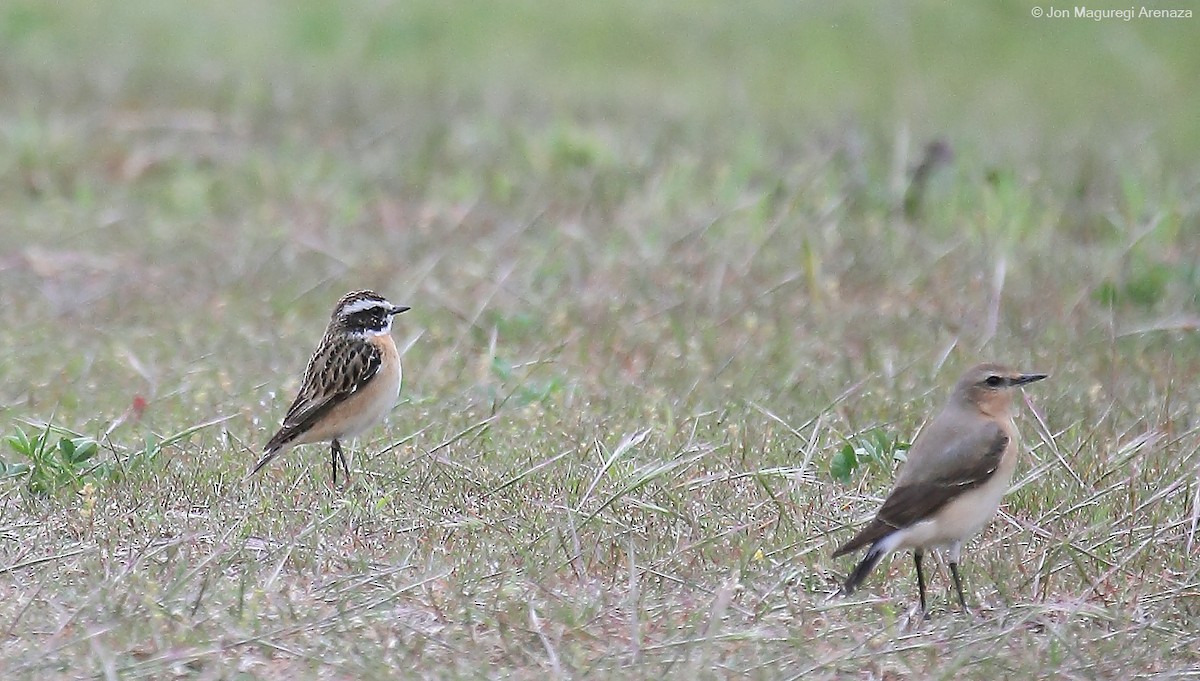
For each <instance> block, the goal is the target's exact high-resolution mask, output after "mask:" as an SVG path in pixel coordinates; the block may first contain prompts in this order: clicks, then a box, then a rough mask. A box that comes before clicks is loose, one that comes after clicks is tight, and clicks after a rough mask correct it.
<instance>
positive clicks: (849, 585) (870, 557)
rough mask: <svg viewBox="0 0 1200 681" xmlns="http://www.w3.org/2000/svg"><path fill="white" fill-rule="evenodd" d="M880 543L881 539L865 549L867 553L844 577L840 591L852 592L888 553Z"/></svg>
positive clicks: (848, 593) (881, 542)
mask: <svg viewBox="0 0 1200 681" xmlns="http://www.w3.org/2000/svg"><path fill="white" fill-rule="evenodd" d="M881 544H883V541H882V540H881V541H877V542H875V543H874V544H872V545H871V548H870V549H869V550H868V551H867V555H865V556H863V559H862V560H861V561H859V563H858V565H857V566H856V567H855V568H854V571H853V572H851V573H850V576H849V577H847V578H846V585H845V587H843V589H842V591H843V593H845V594H846V595H847V596H849V595H850V594H852V593H854V590H855V589H857V588H858V587H859V585H860V584H862V583H863V580H864V579H866V578H867V575H869V574H871V570H874V569H875V566H876V565H878V564H879V561H880V560H882V559H883V557H884V556H886V555H887V554H888V552H887V551H886V550H885V549H884V548H883V546H881Z"/></svg>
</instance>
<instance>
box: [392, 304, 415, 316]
mask: <svg viewBox="0 0 1200 681" xmlns="http://www.w3.org/2000/svg"><path fill="white" fill-rule="evenodd" d="M411 309H412V308H411V307H409V306H407V305H393V306H392V314H394V315H397V314H400V313H401V312H408V311H409V310H411Z"/></svg>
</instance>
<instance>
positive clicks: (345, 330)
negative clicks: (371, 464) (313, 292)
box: [250, 291, 409, 485]
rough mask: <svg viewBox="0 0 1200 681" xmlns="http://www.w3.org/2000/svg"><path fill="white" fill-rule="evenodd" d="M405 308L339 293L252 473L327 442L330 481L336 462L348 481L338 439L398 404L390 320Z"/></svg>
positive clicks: (372, 296) (362, 294)
mask: <svg viewBox="0 0 1200 681" xmlns="http://www.w3.org/2000/svg"><path fill="white" fill-rule="evenodd" d="M408 309H409V308H407V307H404V306H401V305H393V304H392V303H389V302H388V301H387V299H386V298H384V297H383V296H381V295H379V294H378V293H375V292H374V291H354V292H353V293H347V294H346V295H345V296H342V299H341V300H339V301H338V302H337V305H336V306H334V308H333V315H332V316H331V317H330V320H329V326H328V327H326V329H325V337H324V338H322V339H321V343H320V345H318V346H317V350H316V352H314V353H313V356H312V359H310V360H308V366H307V368H305V370H304V384H303V385H302V386H301V388H300V393H299V394H298V395H296V400H295V401H294V402H292V406H291V407H290V408H289V409H288V411H287V415H286V416H284V418H283V426H282V427H281V428H280V429H279V432H277V433H275V435H274V436H273V437H272V438H271V440H270V441H269V442H267V446H266V448H265V449H264V450H263V455H262V458H261V459H259V461H258V463H257V464H255V465H254V470H252V471H250V475H254V474H255V473H257V472H258V471H259V470H261V469H262V467H263V466H265V465H267V463H269V462H270V461H271V459H274V458H275V457H276V456H279V455H280V454H282V453H284V452H286V451H287V450H288V449H291V448H292V447H294V446H295V445H302V444H308V443H310V442H325V441H329V442H331V445H330V447H331V453H330V455H331V458H332V465H333V484H335V485H336V484H337V474H338V462H341V465H342V471H343V472H344V473H345V474H346V479H347V480H349V479H350V465H349V463H348V462H347V461H346V455H345V453H344V452H343V451H342V443H341V440H342V439H343V438H347V437H353V436H354V435H357V434H358V433H360V432H362V431H363V430H366V429H367V427H369V426H371V425H372V424H374V423H375V422H376V421H378V420H379V419H381V418H383V416H384V415H385V414H387V413H388V411H390V410H391V409H392V407H393V406H395V405H396V399H397V398H398V397H399V396H400V353H399V352H398V351H397V350H396V342H395V341H394V340H392V334H391V331H392V318H393V317H395V316H396V315H398V314H400V313H401V312H405V311H407V310H408Z"/></svg>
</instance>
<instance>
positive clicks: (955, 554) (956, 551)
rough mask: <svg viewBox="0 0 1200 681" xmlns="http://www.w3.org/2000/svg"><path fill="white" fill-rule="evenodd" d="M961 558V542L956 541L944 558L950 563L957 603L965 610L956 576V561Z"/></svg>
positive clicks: (965, 602) (963, 597) (965, 600)
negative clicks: (956, 592)
mask: <svg viewBox="0 0 1200 681" xmlns="http://www.w3.org/2000/svg"><path fill="white" fill-rule="evenodd" d="M961 556H962V542H961V541H956V542H954V543H953V544H951V545H950V550H949V551H947V552H946V558H947V559H949V560H948V562H949V563H950V576H951V577H953V578H954V588H955V590H957V591H958V603H959V605H961V606H962V609H963V610H966V609H967V599H966V597H965V596H963V588H962V579H961V578H960V577H959V576H958V559H959V558H960V557H961Z"/></svg>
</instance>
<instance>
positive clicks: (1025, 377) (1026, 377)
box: [1012, 374, 1050, 385]
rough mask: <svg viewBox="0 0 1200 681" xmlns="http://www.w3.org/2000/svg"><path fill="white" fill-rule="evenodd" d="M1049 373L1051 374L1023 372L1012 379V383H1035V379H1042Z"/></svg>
mask: <svg viewBox="0 0 1200 681" xmlns="http://www.w3.org/2000/svg"><path fill="white" fill-rule="evenodd" d="M1049 375H1050V374H1021V375H1020V376H1017V377H1016V378H1014V379H1012V385H1025V384H1026V383H1033V382H1034V381H1040V380H1042V379H1043V378H1046V377H1047V376H1049Z"/></svg>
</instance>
